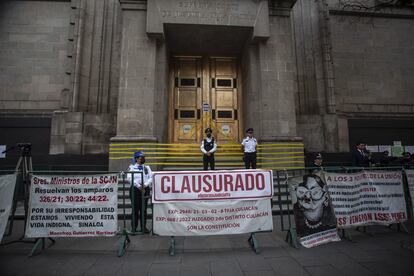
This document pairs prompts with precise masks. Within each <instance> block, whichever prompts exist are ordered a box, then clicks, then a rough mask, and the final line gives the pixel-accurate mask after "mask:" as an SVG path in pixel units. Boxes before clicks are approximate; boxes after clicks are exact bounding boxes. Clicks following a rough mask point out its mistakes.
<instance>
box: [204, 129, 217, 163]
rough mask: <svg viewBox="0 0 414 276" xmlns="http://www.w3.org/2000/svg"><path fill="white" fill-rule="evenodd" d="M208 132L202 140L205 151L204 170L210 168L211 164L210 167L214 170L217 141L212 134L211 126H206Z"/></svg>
mask: <svg viewBox="0 0 414 276" xmlns="http://www.w3.org/2000/svg"><path fill="white" fill-rule="evenodd" d="M204 132H205V133H206V138H204V139H203V141H201V146H200V149H201V152H202V153H203V167H204V170H205V171H207V170H208V165H209V164H210V169H212V170H214V152H216V150H217V143H216V141H215V139H214V137H213V136H212V133H213V131H212V130H211V128H209V127H208V128H206V130H205V131H204Z"/></svg>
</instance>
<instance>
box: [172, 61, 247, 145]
mask: <svg viewBox="0 0 414 276" xmlns="http://www.w3.org/2000/svg"><path fill="white" fill-rule="evenodd" d="M238 70H239V69H238V63H237V59H235V58H219V57H217V58H212V57H210V58H208V57H204V58H203V57H173V58H172V72H171V73H170V76H171V81H170V85H171V86H172V88H171V90H170V91H171V93H172V97H171V98H170V99H171V101H170V108H171V110H170V113H169V114H170V122H171V124H170V141H171V142H173V143H199V142H200V141H201V139H202V137H203V136H204V129H205V128H207V127H211V128H212V129H213V132H214V133H213V134H214V136H215V137H217V140H218V141H219V143H238V142H239V140H240V135H239V132H240V123H239V118H240V100H241V99H240V97H239V93H240V85H238V83H239V82H240V81H239V80H238V75H239V74H238Z"/></svg>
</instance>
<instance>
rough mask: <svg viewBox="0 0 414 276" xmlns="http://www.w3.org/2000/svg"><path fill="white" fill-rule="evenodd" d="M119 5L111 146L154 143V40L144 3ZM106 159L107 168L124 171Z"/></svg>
mask: <svg viewBox="0 0 414 276" xmlns="http://www.w3.org/2000/svg"><path fill="white" fill-rule="evenodd" d="M125 3H126V4H123V2H121V5H122V42H121V43H122V46H121V47H122V50H121V69H120V82H119V96H118V116H117V122H116V124H117V125H116V136H115V137H112V138H111V143H131V142H156V141H157V139H156V137H155V135H154V128H155V126H154V110H156V108H155V88H156V86H155V76H156V66H155V63H156V47H157V45H156V39H155V38H151V37H148V35H147V33H146V20H147V15H146V4H145V2H141V1H137V2H134V3H132V2H127V1H126V2H125ZM126 166H127V164H126V163H125V160H120V161H118V160H111V158H110V160H109V169H110V170H118V169H125V168H126Z"/></svg>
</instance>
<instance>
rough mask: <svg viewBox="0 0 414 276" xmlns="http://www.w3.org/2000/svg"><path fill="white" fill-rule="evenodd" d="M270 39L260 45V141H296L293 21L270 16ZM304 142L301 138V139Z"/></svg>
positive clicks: (283, 17) (284, 17)
mask: <svg viewBox="0 0 414 276" xmlns="http://www.w3.org/2000/svg"><path fill="white" fill-rule="evenodd" d="M269 24H270V28H269V29H270V37H269V39H268V40H267V41H266V42H260V43H259V45H258V56H257V58H258V60H259V62H258V67H259V72H260V83H261V84H260V90H259V93H260V95H259V101H260V122H261V130H260V138H261V140H262V141H284V140H287V141H292V140H293V141H294V140H298V139H299V138H298V137H296V135H297V133H296V114H295V97H294V95H295V92H296V91H295V89H296V85H295V72H294V69H293V68H294V59H293V53H292V49H293V47H292V43H291V41H292V40H291V27H290V18H289V17H286V16H270V17H269ZM299 140H300V139H299Z"/></svg>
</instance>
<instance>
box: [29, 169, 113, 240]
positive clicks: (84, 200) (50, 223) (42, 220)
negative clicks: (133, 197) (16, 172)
mask: <svg viewBox="0 0 414 276" xmlns="http://www.w3.org/2000/svg"><path fill="white" fill-rule="evenodd" d="M117 204H118V176H117V175H116V174H103V175H70V176H62V175H59V176H53V175H52V176H51V175H47V176H46V175H33V177H32V179H31V188H30V202H29V214H28V221H27V225H26V237H29V238H39V237H88V236H113V235H115V234H116V231H117V213H118V212H117V209H118V208H117Z"/></svg>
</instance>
